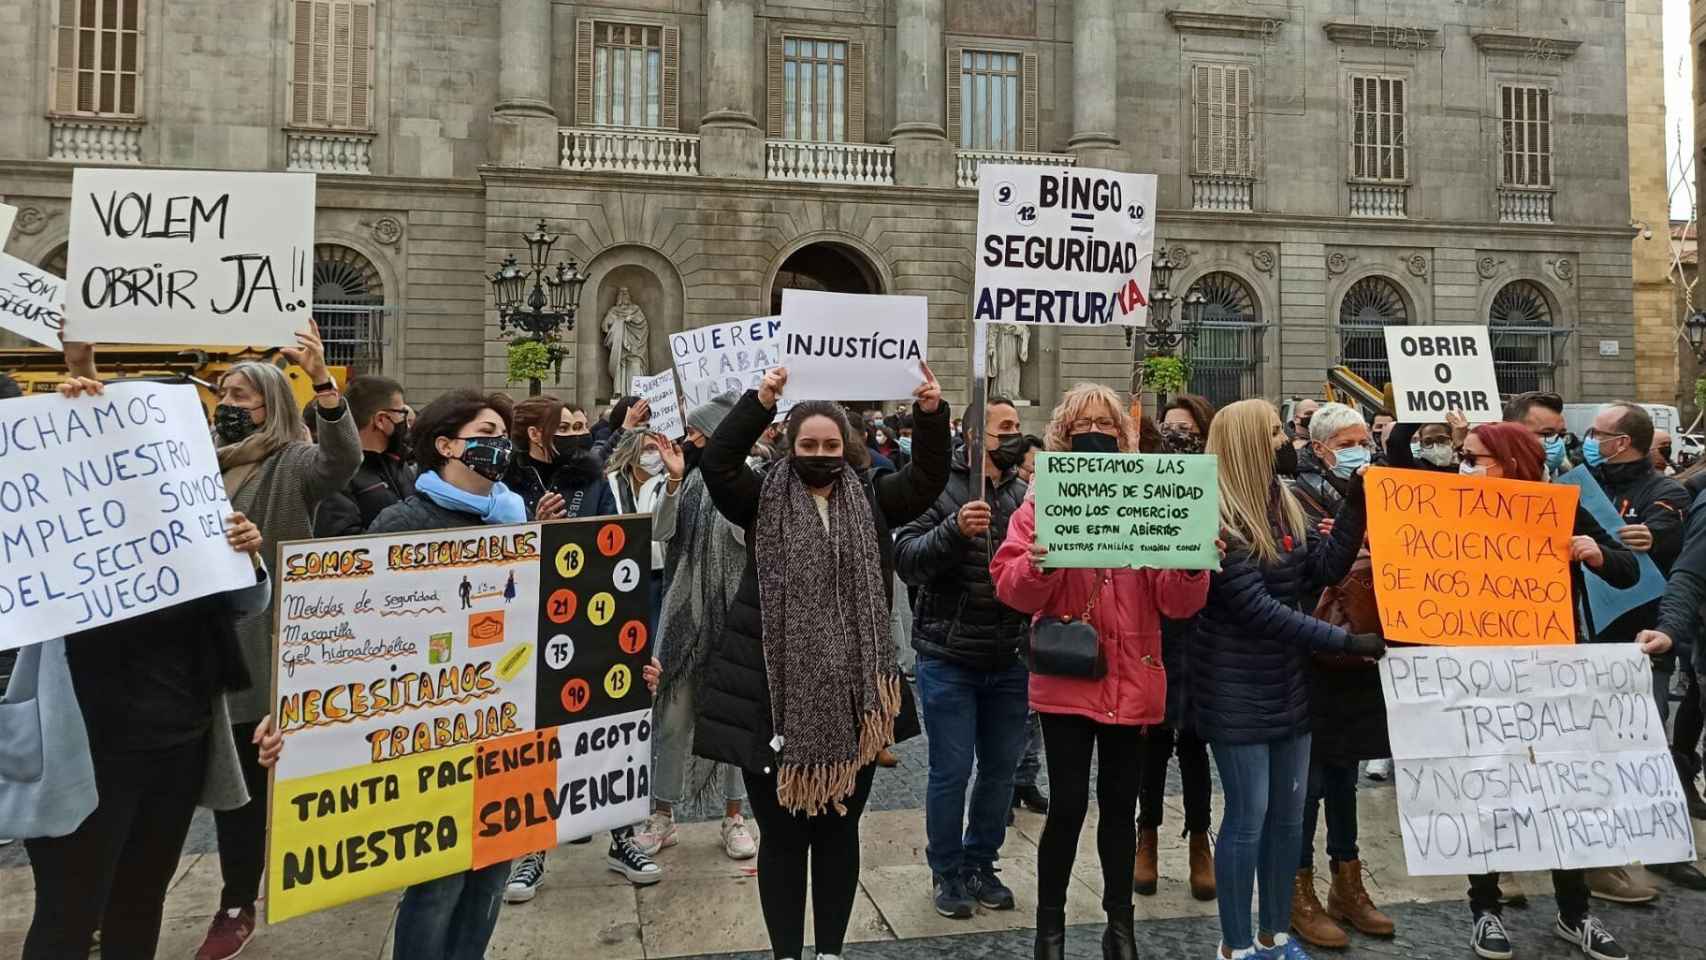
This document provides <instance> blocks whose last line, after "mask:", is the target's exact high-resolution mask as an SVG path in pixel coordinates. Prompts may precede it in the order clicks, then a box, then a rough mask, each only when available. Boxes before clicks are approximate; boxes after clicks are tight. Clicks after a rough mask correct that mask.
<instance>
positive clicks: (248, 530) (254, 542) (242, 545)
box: [225, 513, 261, 554]
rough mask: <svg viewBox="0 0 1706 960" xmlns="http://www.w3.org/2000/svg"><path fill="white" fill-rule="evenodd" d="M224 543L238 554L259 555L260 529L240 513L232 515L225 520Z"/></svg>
mask: <svg viewBox="0 0 1706 960" xmlns="http://www.w3.org/2000/svg"><path fill="white" fill-rule="evenodd" d="M225 542H226V543H229V544H230V545H231V549H233V550H235V551H237V552H238V553H248V554H255V553H260V552H261V528H260V527H257V526H255V521H253V520H250V519H249V518H248V517H245V516H243V515H242V514H241V513H233V514H232V515H230V516H229V517H226V518H225Z"/></svg>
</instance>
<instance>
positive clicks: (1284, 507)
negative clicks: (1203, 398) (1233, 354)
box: [1208, 400, 1309, 566]
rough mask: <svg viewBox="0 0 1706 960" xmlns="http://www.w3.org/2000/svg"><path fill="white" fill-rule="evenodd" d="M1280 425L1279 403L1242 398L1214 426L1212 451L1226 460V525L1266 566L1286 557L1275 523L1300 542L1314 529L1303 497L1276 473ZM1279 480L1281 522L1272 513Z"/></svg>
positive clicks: (1223, 463) (1223, 516) (1223, 504)
mask: <svg viewBox="0 0 1706 960" xmlns="http://www.w3.org/2000/svg"><path fill="white" fill-rule="evenodd" d="M1278 426H1279V411H1277V410H1275V409H1274V405H1273V404H1271V403H1269V402H1268V401H1266V400H1240V401H1238V402H1237V403H1234V404H1232V405H1231V406H1229V407H1225V408H1223V409H1222V410H1221V411H1220V412H1219V413H1218V414H1216V415H1215V417H1214V422H1213V423H1210V424H1209V427H1208V452H1209V453H1212V454H1214V455H1215V456H1216V457H1218V458H1219V460H1220V525H1221V527H1222V528H1224V529H1225V531H1226V537H1227V538H1228V540H1230V541H1231V542H1232V543H1233V544H1235V545H1237V546H1241V547H1244V548H1246V549H1247V550H1249V552H1250V553H1251V554H1252V555H1253V556H1254V557H1255V558H1256V560H1257V562H1259V563H1260V564H1261V565H1263V566H1269V565H1272V564H1274V563H1277V562H1278V561H1279V558H1280V545H1279V543H1278V542H1277V540H1276V539H1275V536H1274V527H1275V526H1278V527H1280V528H1281V531H1282V532H1285V533H1289V534H1290V536H1291V537H1292V538H1293V539H1294V540H1295V541H1296V542H1299V543H1301V542H1303V541H1304V540H1305V539H1306V538H1307V537H1308V531H1309V525H1308V521H1306V520H1305V519H1304V517H1303V508H1302V507H1300V506H1298V504H1297V498H1296V497H1293V496H1292V495H1291V490H1290V488H1288V487H1287V486H1286V485H1285V484H1283V483H1278V481H1277V479H1276V477H1275V474H1274V428H1276V427H1278ZM1283 442H1285V443H1290V442H1291V441H1290V440H1285V441H1283ZM1276 483H1278V487H1279V513H1280V515H1279V517H1278V518H1277V520H1278V521H1279V522H1278V523H1277V524H1276V523H1275V520H1276V518H1275V517H1273V516H1272V515H1270V513H1269V504H1270V502H1271V501H1272V499H1273V491H1274V487H1275V485H1276Z"/></svg>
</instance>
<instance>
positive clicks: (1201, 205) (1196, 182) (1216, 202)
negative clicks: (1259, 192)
mask: <svg viewBox="0 0 1706 960" xmlns="http://www.w3.org/2000/svg"><path fill="white" fill-rule="evenodd" d="M1255 185H1256V181H1255V179H1254V178H1252V177H1229V176H1221V175H1218V174H1197V175H1193V176H1192V177H1191V209H1192V210H1213V211H1217V212H1222V213H1249V212H1250V211H1251V210H1252V209H1253V201H1252V196H1253V194H1254V193H1255Z"/></svg>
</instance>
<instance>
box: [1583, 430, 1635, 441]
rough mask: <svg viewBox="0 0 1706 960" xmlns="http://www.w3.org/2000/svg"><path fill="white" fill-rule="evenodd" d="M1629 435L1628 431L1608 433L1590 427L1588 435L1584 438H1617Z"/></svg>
mask: <svg viewBox="0 0 1706 960" xmlns="http://www.w3.org/2000/svg"><path fill="white" fill-rule="evenodd" d="M1627 436H1628V434H1627V433H1606V432H1605V431H1603V430H1595V429H1594V428H1592V427H1589V428H1588V432H1587V436H1586V437H1584V438H1583V439H1585V440H1615V439H1617V438H1618V437H1627Z"/></svg>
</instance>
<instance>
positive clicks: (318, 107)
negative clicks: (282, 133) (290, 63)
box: [308, 0, 332, 125]
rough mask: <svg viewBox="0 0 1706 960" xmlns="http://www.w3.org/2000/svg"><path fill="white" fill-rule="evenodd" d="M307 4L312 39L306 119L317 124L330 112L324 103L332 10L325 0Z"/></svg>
mask: <svg viewBox="0 0 1706 960" xmlns="http://www.w3.org/2000/svg"><path fill="white" fill-rule="evenodd" d="M309 6H310V7H311V8H312V9H313V12H314V18H313V40H312V42H311V43H310V45H309V49H310V51H311V58H310V61H309V63H310V73H309V75H308V80H309V84H310V85H309V88H308V121H309V122H310V123H313V124H316V125H318V124H322V123H325V122H326V117H327V116H328V115H329V113H330V111H329V110H328V109H327V104H326V92H327V88H328V86H329V82H330V79H331V78H330V73H331V67H330V65H329V64H328V62H327V57H326V53H327V52H328V50H329V48H330V47H331V45H332V11H331V7H330V5H328V4H327V3H326V2H325V0H318V2H316V3H312V4H309Z"/></svg>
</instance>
